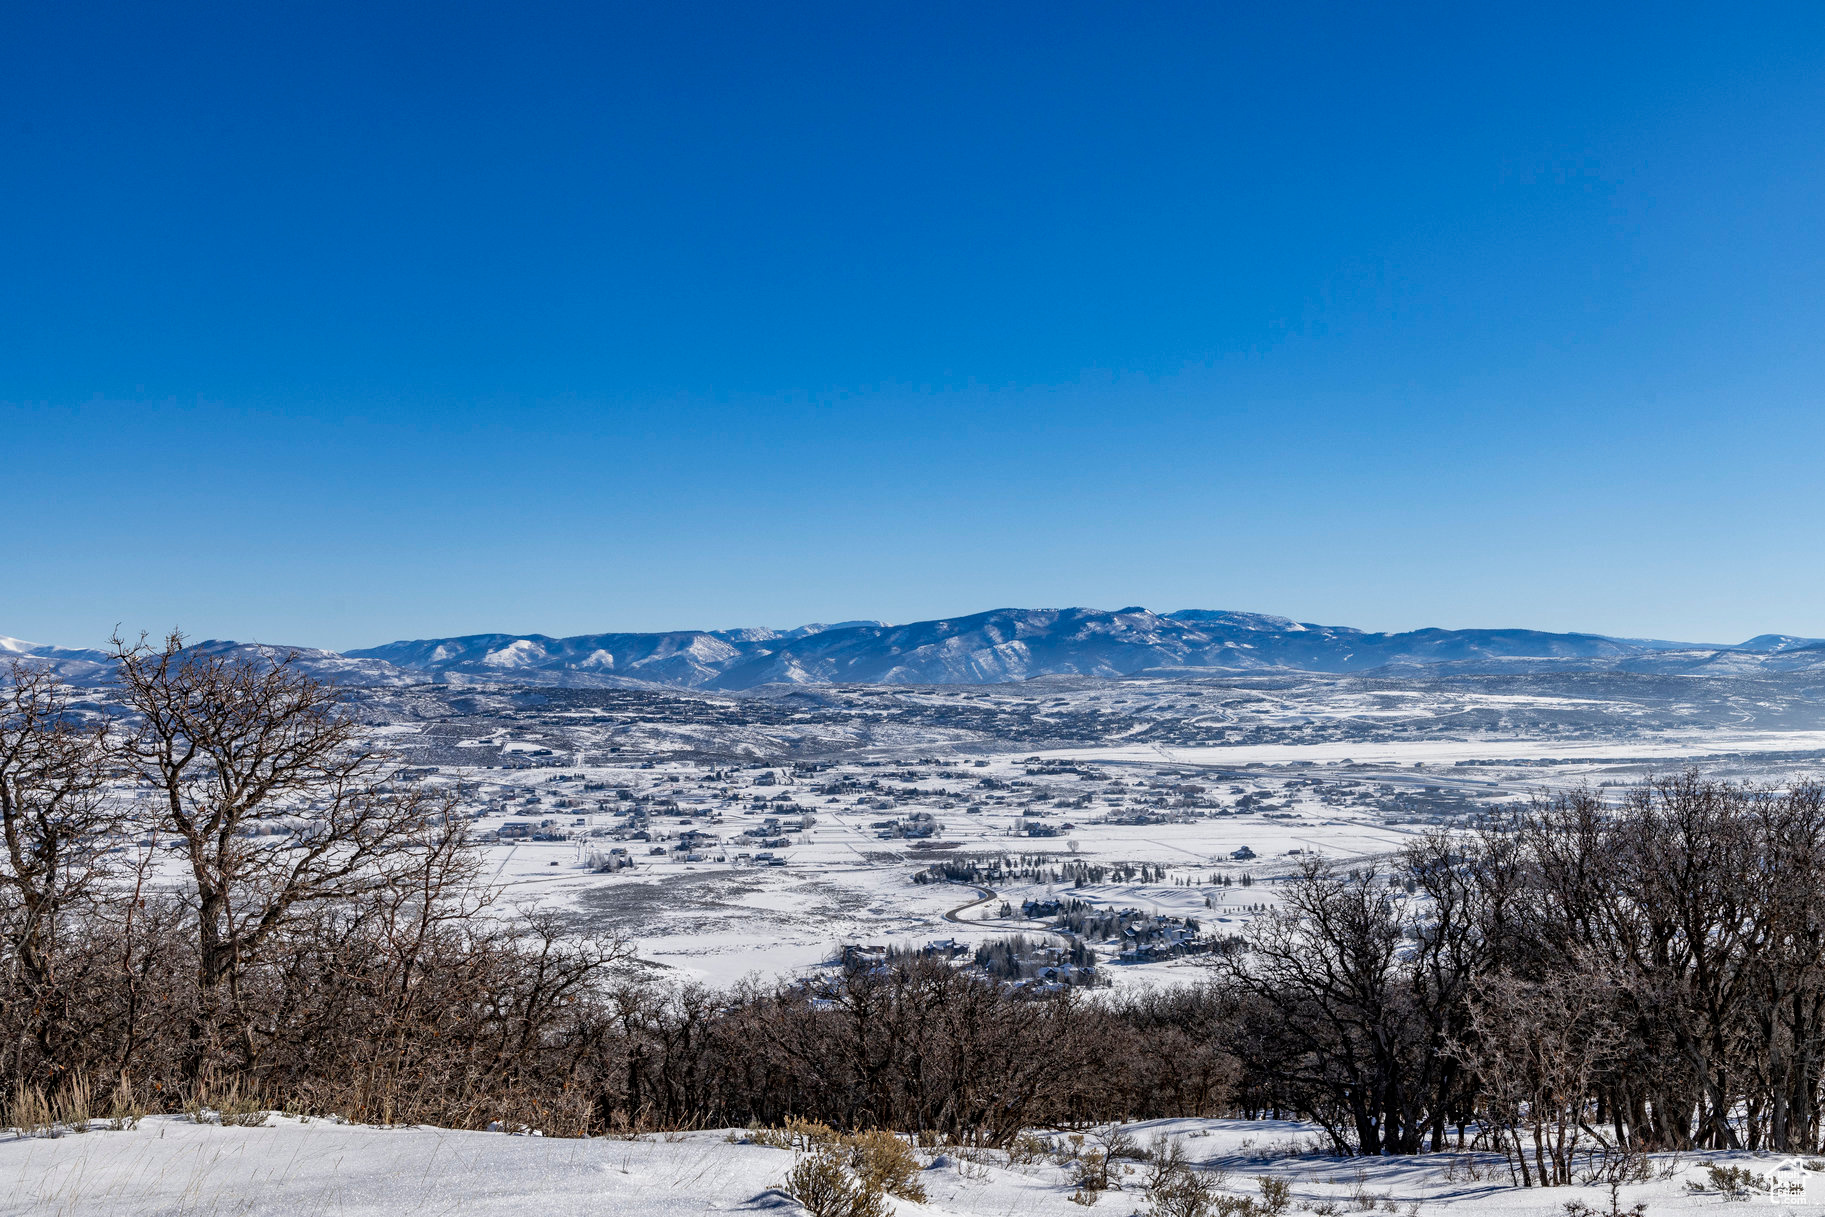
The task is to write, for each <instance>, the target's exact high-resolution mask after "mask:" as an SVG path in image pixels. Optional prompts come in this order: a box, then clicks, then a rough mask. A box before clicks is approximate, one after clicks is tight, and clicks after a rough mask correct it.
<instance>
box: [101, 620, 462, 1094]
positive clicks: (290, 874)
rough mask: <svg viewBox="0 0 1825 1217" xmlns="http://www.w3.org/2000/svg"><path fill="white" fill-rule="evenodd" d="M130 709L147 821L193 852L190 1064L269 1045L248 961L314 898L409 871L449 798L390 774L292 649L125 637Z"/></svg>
mask: <svg viewBox="0 0 1825 1217" xmlns="http://www.w3.org/2000/svg"><path fill="white" fill-rule="evenodd" d="M113 643H114V653H115V659H116V661H117V663H118V673H119V675H118V677H117V679H118V682H119V686H120V692H121V696H122V700H123V701H124V702H125V703H126V706H127V708H128V709H129V711H130V712H131V715H132V717H131V719H130V721H129V723H128V724H127V726H126V736H125V740H124V747H123V754H124V756H125V757H126V758H127V760H128V762H129V763H130V764H131V765H132V766H133V768H134V769H135V770H136V771H137V773H138V776H139V778H140V779H141V781H142V782H143V783H144V784H145V786H146V787H147V788H148V789H149V791H150V794H151V806H150V807H149V808H148V812H149V815H150V818H151V820H152V822H153V825H155V826H156V827H157V828H158V829H159V830H161V831H163V832H166V833H168V834H169V835H170V847H171V848H172V849H173V850H175V851H176V853H177V854H178V855H179V856H180V857H181V858H182V860H183V861H184V863H186V864H187V869H188V875H187V878H188V880H189V884H190V892H191V897H192V899H193V900H194V902H195V907H194V914H195V918H196V921H195V927H196V935H197V940H196V948H197V949H196V985H197V1003H196V1015H195V1019H194V1025H193V1026H192V1053H191V1061H190V1068H191V1069H192V1071H196V1070H200V1069H201V1068H202V1067H203V1066H204V1064H205V1062H206V1058H207V1057H208V1055H209V1054H210V1053H211V1052H212V1051H213V1050H215V1049H216V1048H230V1049H231V1050H232V1051H234V1052H235V1053H236V1055H237V1056H238V1058H239V1059H238V1061H237V1062H236V1063H237V1064H238V1066H239V1067H242V1068H247V1067H251V1066H252V1065H253V1064H254V1062H255V1060H256V1058H257V1056H258V1044H257V1036H256V1029H255V1028H254V1027H253V1026H252V1025H251V1022H250V1020H249V1019H248V1018H247V1017H245V1008H244V1004H243V1002H242V994H241V992H240V986H241V983H242V980H243V978H244V976H245V973H246V969H247V968H248V967H249V966H250V965H252V964H254V963H255V962H257V961H258V960H259V959H260V956H261V952H262V950H263V949H264V948H265V947H266V946H267V945H268V943H269V942H271V941H272V939H273V938H274V936H275V935H277V934H278V933H279V932H280V931H281V930H282V929H283V928H284V927H285V926H286V925H287V924H288V922H289V921H290V920H291V919H293V918H294V917H295V916H296V915H298V914H300V913H301V912H303V911H304V910H306V909H308V908H309V907H311V906H315V905H320V904H323V903H325V902H330V901H340V900H346V899H349V898H351V897H356V896H361V895H365V894H369V893H372V892H374V891H377V890H379V889H381V888H384V887H386V886H389V885H392V884H395V883H399V882H404V881H405V880H406V878H407V875H406V872H408V871H410V870H412V869H414V868H418V867H421V866H422V865H423V860H424V855H425V852H426V849H427V847H428V846H429V845H431V844H432V843H433V842H435V841H436V840H437V839H438V837H439V826H440V822H441V820H442V818H443V817H442V812H443V810H444V809H443V806H442V804H441V803H440V802H439V801H438V800H437V799H435V798H433V797H431V796H429V795H427V794H426V793H425V792H424V791H423V790H421V789H419V788H416V787H410V788H404V787H402V785H401V784H398V783H395V782H392V781H390V780H389V779H390V778H391V777H392V776H393V774H394V772H395V770H394V768H393V765H392V763H391V758H390V757H389V756H388V754H386V753H384V752H382V751H379V750H377V749H375V748H373V747H371V746H369V745H368V744H366V743H365V742H364V740H363V738H362V732H361V729H360V725H359V724H358V723H356V722H355V720H354V719H353V718H352V717H351V716H350V714H349V713H348V710H347V708H346V705H345V703H344V701H343V696H342V693H341V691H340V690H338V689H337V688H336V687H335V686H334V685H332V684H330V683H328V682H326V681H323V680H319V679H317V678H316V677H314V676H312V675H311V674H310V673H309V672H307V671H305V670H304V669H303V668H302V667H300V666H299V664H298V656H297V654H296V653H295V652H284V653H281V652H251V653H250V652H248V651H245V650H236V651H229V652H224V653H204V652H201V651H199V650H197V649H196V648H193V647H190V646H187V645H186V643H185V640H184V637H183V635H182V634H180V633H177V632H173V633H171V634H170V635H168V636H167V637H166V638H165V639H164V641H163V643H162V644H160V645H158V646H153V645H150V644H148V643H147V641H146V640H145V638H144V637H143V636H142V637H141V639H140V641H139V642H138V643H137V644H135V645H131V646H130V645H128V644H126V643H125V642H123V641H121V640H120V639H119V638H118V637H117V638H115V639H114V640H113Z"/></svg>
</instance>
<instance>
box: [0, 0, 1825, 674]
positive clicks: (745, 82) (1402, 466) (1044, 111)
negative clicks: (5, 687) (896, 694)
mask: <svg viewBox="0 0 1825 1217" xmlns="http://www.w3.org/2000/svg"><path fill="white" fill-rule="evenodd" d="M1601 7H1602V9H1603V11H1601V12H1593V11H1591V9H1592V8H1593V6H1566V7H1563V8H1559V9H1557V10H1554V9H1551V8H1546V7H1538V6H1508V9H1507V10H1505V11H1499V12H1498V11H1496V6H1466V5H1439V6H1432V7H1428V6H1420V5H1412V6H1385V7H1384V6H1360V5H1340V6H1335V7H1328V6H1308V7H1302V8H1301V7H1290V6H1246V7H1244V6H1231V7H1224V6H1217V5H1208V4H1205V5H1171V4H1150V5H1134V6H1126V7H1121V6H1111V5H1069V4H1066V5H1056V4H1048V5H1032V6H1023V5H1011V4H1010V5H963V4H958V5H941V4H938V5H917V6H914V5H905V6H897V7H895V6H873V5H829V6H817V5H802V6H760V5H684V4H681V5H642V6H626V7H621V6H612V5H583V6H575V7H567V6H549V5H537V4H531V5H497V6H491V7H483V6H474V5H435V6H433V5H425V6H417V7H413V6H401V5H386V4H372V3H370V4H361V5H348V6H344V7H338V6H335V5H330V4H315V5H295V6H278V5H257V6H256V5H227V4H225V5H221V6H219V7H203V6H186V5H173V6H154V7H150V8H149V7H147V6H120V7H108V6H101V5H87V6H48V5H46V6H25V5H15V6H11V7H10V8H8V9H7V10H6V11H5V13H4V14H0V45H4V46H5V47H6V52H5V70H4V71H0V106H3V107H4V112H3V113H0V458H3V460H4V465H3V466H0V467H3V468H4V470H5V479H6V482H5V484H6V488H7V491H8V492H9V495H8V497H9V498H10V500H11V504H12V510H11V512H10V513H9V516H10V518H9V521H8V524H7V526H6V528H5V531H4V533H0V536H3V537H4V538H5V539H4V542H3V543H0V544H3V546H4V551H5V560H4V563H3V567H4V571H5V574H6V578H4V579H3V580H0V633H3V634H11V635H14V636H19V637H25V638H30V639H34V640H38V641H46V642H58V643H64V644H67V645H93V644H95V643H96V642H98V641H100V640H101V639H102V638H104V637H105V636H106V635H107V633H108V631H109V630H110V629H111V628H113V626H114V625H115V624H116V623H120V624H122V625H123V626H124V627H125V628H127V629H139V628H150V629H159V628H164V627H168V626H170V625H172V624H180V625H182V626H183V627H184V628H186V629H187V630H189V631H191V632H192V633H194V634H198V635H202V636H217V637H237V638H258V639H263V640H267V641H285V642H295V643H304V644H314V645H324V646H332V647H351V646H360V645H369V644H374V643H378V642H382V641H386V640H390V639H393V638H400V637H430V636H438V635H445V634H456V633H468V632H480V631H493V630H502V631H512V632H531V631H537V632H544V633H550V634H567V633H581V632H593V631H599V630H609V629H654V628H674V627H704V626H731V625H748V624H769V625H791V624H797V623H801V622H804V621H811V620H826V621H829V620H840V619H844V618H850V617H881V618H886V619H889V620H913V619H918V618H923V617H932V616H943V615H955V614H961V613H965V612H970V611H974V610H978V609H984V608H989V607H995V606H1001V605H1030V606H1040V605H1066V604H1089V605H1096V606H1101V607H1109V608H1114V607H1119V606H1123V605H1129V604H1143V605H1147V606H1149V607H1153V608H1156V609H1160V610H1169V609H1175V608H1183V607H1193V606H1196V607H1213V608H1216V607H1223V608H1245V609H1254V610H1260V611H1268V612H1278V613H1285V614H1287V615H1290V616H1294V617H1298V618H1300V619H1303V620H1313V621H1323V622H1328V623H1338V624H1351V625H1359V626H1364V627H1369V628H1395V629H1398V628H1411V627H1416V626H1423V625H1445V626H1471V625H1483V626H1508V625H1526V626H1534V627H1539V628H1548V629H1588V630H1597V631H1602V632H1607V633H1620V634H1636V635H1654V636H1660V637H1675V638H1690V639H1702V640H1737V639H1740V638H1742V637H1746V636H1747V635H1749V634H1753V633H1758V632H1761V631H1764V630H1781V631H1788V632H1794V633H1806V634H1813V635H1825V539H1822V538H1825V531H1822V530H1821V527H1820V525H1821V522H1822V521H1821V516H1822V514H1825V513H1822V512H1821V507H1820V503H1821V487H1820V483H1819V476H1818V468H1819V453H1820V452H1821V449H1822V442H1825V409H1822V408H1821V407H1822V406H1825V402H1822V400H1821V396H1822V395H1821V387H1822V386H1825V353H1822V348H1821V342H1820V337H1821V335H1825V224H1821V223H1820V216H1821V212H1822V208H1821V203H1822V202H1825V199H1822V197H1821V195H1822V193H1825V124H1821V123H1820V122H1819V116H1820V115H1821V114H1825V8H1820V7H1819V6H1817V5H1791V6H1783V5H1766V6H1754V7H1753V9H1751V10H1745V9H1743V8H1742V6H1735V7H1726V6H1721V5H1720V6H1715V7H1710V8H1695V7H1685V6H1679V5H1656V6H1647V5H1641V6H1601ZM1270 8H1271V9H1272V11H1268V10H1269V9H1270Z"/></svg>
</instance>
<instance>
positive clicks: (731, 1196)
mask: <svg viewBox="0 0 1825 1217" xmlns="http://www.w3.org/2000/svg"><path fill="white" fill-rule="evenodd" d="M1133 1131H1134V1133H1135V1134H1136V1135H1137V1136H1138V1137H1139V1138H1140V1139H1141V1141H1142V1142H1143V1144H1145V1143H1147V1142H1148V1141H1150V1140H1151V1139H1152V1138H1155V1137H1158V1136H1162V1135H1166V1134H1173V1135H1178V1136H1182V1137H1183V1138H1184V1144H1185V1146H1186V1148H1187V1151H1188V1153H1189V1156H1190V1158H1191V1160H1192V1161H1193V1162H1194V1163H1196V1164H1197V1165H1198V1166H1199V1167H1200V1169H1203V1170H1205V1171H1211V1172H1224V1173H1225V1174H1224V1177H1223V1190H1224V1191H1226V1192H1228V1193H1230V1194H1233V1195H1236V1196H1258V1195H1259V1185H1258V1183H1257V1179H1258V1178H1259V1177H1261V1176H1266V1177H1269V1178H1273V1179H1279V1180H1283V1181H1285V1182H1286V1183H1287V1184H1288V1185H1289V1186H1290V1188H1291V1192H1292V1205H1291V1209H1290V1211H1291V1212H1293V1213H1298V1212H1301V1211H1310V1210H1312V1209H1314V1208H1317V1209H1319V1210H1321V1211H1334V1212H1338V1213H1349V1212H1359V1211H1360V1212H1366V1211H1380V1212H1392V1213H1401V1214H1410V1215H1411V1214H1438V1215H1440V1217H1446V1215H1449V1217H1535V1215H1538V1217H1546V1215H1548V1214H1551V1215H1552V1217H1560V1215H1561V1214H1562V1213H1563V1208H1562V1206H1563V1205H1564V1204H1565V1202H1567V1201H1570V1200H1579V1201H1583V1202H1584V1203H1586V1204H1589V1205H1591V1206H1592V1207H1594V1208H1598V1209H1600V1210H1601V1211H1604V1212H1607V1211H1608V1207H1609V1192H1608V1190H1607V1189H1605V1188H1600V1187H1594V1186H1593V1187H1566V1188H1550V1189H1525V1190H1524V1189H1520V1188H1516V1187H1513V1186H1511V1185H1510V1183H1509V1182H1508V1172H1507V1171H1506V1169H1505V1168H1504V1167H1503V1166H1502V1163H1501V1160H1500V1159H1499V1158H1496V1157H1492V1156H1488V1155H1472V1154H1463V1155H1452V1154H1444V1155H1429V1156H1424V1157H1419V1158H1408V1159H1338V1158H1332V1157H1329V1156H1325V1155H1322V1154H1317V1153H1314V1152H1312V1151H1311V1149H1310V1148H1309V1147H1310V1145H1311V1144H1313V1142H1314V1137H1313V1134H1312V1132H1311V1130H1310V1129H1309V1128H1306V1127H1304V1126H1301V1125H1296V1124H1290V1123H1275V1122H1259V1123H1246V1122H1241V1121H1228V1120H1174V1121H1157V1122H1154V1123H1150V1124H1142V1125H1136V1126H1133ZM739 1136H740V1134H738V1133H724V1132H697V1133H687V1134H677V1135H673V1136H669V1137H667V1136H656V1137H648V1138H644V1139H641V1140H634V1141H628V1140H617V1139H603V1138H597V1139H588V1140H564V1139H558V1138H545V1137H536V1136H509V1135H506V1134H502V1133H487V1132H451V1131H447V1130H443V1129H434V1128H389V1129H383V1128H372V1127H356V1126H349V1125H342V1124H337V1123H334V1122H330V1121H325V1120H312V1121H309V1122H301V1121H298V1120H294V1119H290V1118H287V1117H282V1116H275V1117H272V1118H271V1119H270V1121H269V1124H268V1126H266V1127H262V1128H222V1127H218V1126H215V1125H198V1124H192V1123H189V1122H188V1121H186V1120H185V1119H184V1118H182V1117H177V1116H158V1117H149V1118H147V1119H146V1120H145V1121H143V1122H142V1123H141V1125H140V1126H139V1127H138V1128H137V1129H134V1130H131V1131H120V1132H116V1131H94V1132H88V1133H82V1134H65V1135H63V1136H61V1137H58V1138H55V1139H53V1138H48V1137H42V1136H40V1137H9V1138H8V1139H5V1140H0V1214H4V1215H5V1217H53V1215H55V1217H65V1215H68V1217H180V1215H181V1217H229V1215H230V1214H232V1215H234V1217H398V1215H399V1214H402V1213H411V1214H419V1215H422V1217H485V1215H493V1214H502V1215H511V1217H599V1215H603V1214H615V1215H617V1217H619V1215H623V1214H625V1215H627V1217H638V1215H642V1214H650V1215H652V1217H684V1215H686V1214H703V1213H725V1212H726V1213H780V1214H791V1213H796V1212H802V1211H803V1210H801V1209H800V1208H799V1207H798V1206H797V1205H796V1204H795V1203H793V1202H792V1201H791V1200H789V1199H788V1198H787V1197H785V1196H784V1195H783V1194H782V1193H781V1192H780V1191H779V1190H777V1189H778V1186H779V1185H780V1183H781V1182H782V1181H783V1180H784V1178H785V1175H786V1172H787V1171H788V1170H789V1169H790V1168H791V1166H792V1164H793V1161H794V1157H793V1154H792V1153H791V1151H788V1150H782V1149H772V1148H767V1147H764V1146H759V1145H753V1144H744V1143H739ZM971 1157H973V1158H974V1159H975V1160H974V1161H972V1160H968V1159H966V1158H959V1157H957V1156H955V1155H954V1154H952V1153H945V1152H942V1151H934V1152H926V1153H923V1154H922V1158H923V1160H924V1161H925V1162H926V1163H928V1165H927V1167H926V1169H925V1170H924V1171H923V1172H922V1173H921V1180H920V1181H921V1183H922V1184H923V1186H924V1188H925V1190H926V1192H927V1193H928V1196H929V1200H928V1202H927V1203H924V1204H914V1203H911V1202H908V1201H894V1202H893V1205H894V1209H895V1211H896V1212H897V1213H898V1214H900V1217H921V1215H924V1214H931V1215H934V1217H935V1215H937V1214H945V1215H957V1217H962V1215H965V1214H967V1215H969V1217H1013V1215H1016V1214H1018V1215H1020V1217H1066V1215H1071V1217H1077V1215H1080V1214H1083V1213H1085V1212H1086V1211H1089V1212H1098V1213H1106V1214H1111V1215H1119V1217H1127V1215H1128V1214H1131V1213H1136V1212H1145V1210H1146V1208H1147V1202H1146V1198H1145V1196H1144V1195H1143V1194H1142V1192H1141V1190H1140V1183H1139V1178H1138V1172H1137V1175H1135V1176H1129V1177H1128V1178H1127V1180H1126V1183H1125V1186H1124V1188H1123V1190H1121V1191H1111V1192H1106V1193H1102V1194H1101V1196H1100V1198H1099V1200H1098V1202H1097V1203H1096V1205H1095V1206H1094V1207H1093V1208H1090V1209H1088V1210H1086V1208H1085V1207H1084V1206H1082V1205H1080V1204H1076V1203H1073V1202H1072V1201H1071V1199H1070V1196H1071V1192H1072V1188H1071V1186H1070V1185H1069V1184H1068V1183H1067V1181H1066V1171H1065V1169H1064V1168H1063V1167H1062V1166H1060V1165H1058V1164H1057V1163H1055V1162H1053V1161H1050V1160H1042V1161H1040V1162H1037V1163H1032V1164H1027V1165H1011V1164H1010V1163H1009V1161H1008V1159H1007V1157H1006V1155H1003V1154H995V1153H982V1154H974V1155H971ZM1782 1161H1783V1160H1782V1159H1776V1158H1769V1157H1762V1158H1756V1157H1753V1156H1750V1155H1746V1154H1736V1155H1708V1156H1705V1157H1702V1158H1701V1157H1695V1156H1688V1157H1684V1158H1680V1157H1676V1156H1671V1155H1662V1156H1659V1157H1657V1158H1656V1160H1655V1174H1656V1176H1657V1177H1656V1178H1654V1179H1652V1180H1651V1181H1649V1182H1645V1183H1639V1184H1631V1185H1626V1186H1624V1187H1623V1188H1622V1190H1621V1196H1620V1200H1621V1203H1622V1206H1623V1208H1625V1209H1627V1208H1630V1207H1632V1206H1633V1205H1635V1204H1638V1203H1645V1204H1646V1205H1647V1206H1648V1212H1649V1213H1650V1214H1651V1215H1652V1217H1662V1215H1669V1217H1670V1215H1675V1214H1683V1213H1710V1212H1718V1211H1739V1212H1762V1211H1768V1210H1767V1209H1765V1208H1764V1207H1763V1206H1767V1205H1769V1204H1770V1201H1769V1200H1768V1199H1767V1198H1766V1197H1756V1198H1752V1199H1751V1200H1749V1201H1747V1202H1745V1203H1742V1204H1736V1205H1727V1204H1726V1202H1725V1201H1724V1199H1723V1197H1722V1196H1720V1195H1719V1194H1718V1193H1717V1192H1716V1191H1715V1190H1707V1191H1703V1192H1699V1191H1693V1190H1691V1189H1690V1188H1689V1187H1688V1181H1690V1182H1691V1183H1696V1184H1703V1183H1704V1181H1705V1178H1706V1171H1705V1169H1704V1166H1703V1164H1705V1163H1711V1162H1720V1163H1740V1164H1742V1165H1745V1166H1747V1167H1749V1168H1750V1169H1751V1170H1752V1171H1754V1172H1755V1173H1758V1174H1763V1175H1766V1174H1767V1173H1768V1172H1769V1171H1771V1170H1772V1169H1774V1168H1775V1167H1776V1166H1778V1165H1780V1163H1781V1162H1782ZM1141 1169H1144V1167H1143V1168H1141ZM1816 1178H1818V1179H1819V1181H1820V1186H1817V1187H1815V1188H1813V1189H1812V1190H1811V1192H1810V1194H1809V1196H1808V1202H1807V1203H1799V1204H1793V1205H1785V1204H1784V1205H1782V1206H1780V1207H1779V1208H1778V1209H1775V1210H1773V1211H1778V1212H1790V1213H1795V1214H1809V1213H1810V1214H1817V1213H1825V1175H1818V1176H1816ZM1327 1202H1328V1205H1329V1206H1334V1208H1329V1209H1327Z"/></svg>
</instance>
